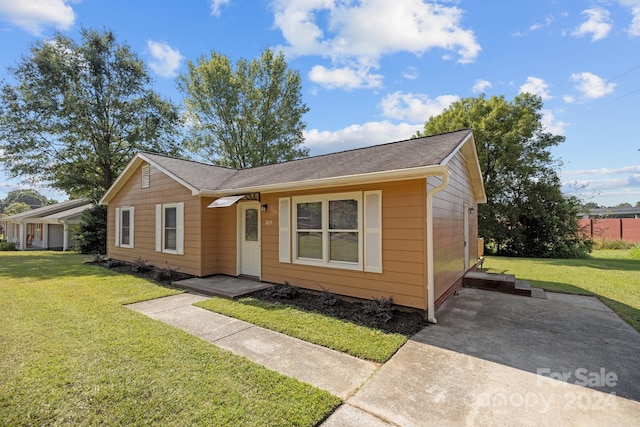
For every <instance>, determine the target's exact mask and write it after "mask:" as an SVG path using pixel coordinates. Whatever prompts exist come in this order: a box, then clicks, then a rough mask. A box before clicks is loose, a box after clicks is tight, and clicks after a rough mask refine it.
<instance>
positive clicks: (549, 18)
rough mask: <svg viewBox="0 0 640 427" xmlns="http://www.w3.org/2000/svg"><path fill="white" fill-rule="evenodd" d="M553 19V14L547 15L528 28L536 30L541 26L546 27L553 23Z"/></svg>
mask: <svg viewBox="0 0 640 427" xmlns="http://www.w3.org/2000/svg"><path fill="white" fill-rule="evenodd" d="M554 19H555V18H554V17H553V16H547V17H546V18H544V22H536V23H535V24H533V25H531V26H530V27H529V30H531V31H536V30H539V29H541V28H544V27H548V26H549V25H551V24H552V23H553V21H554Z"/></svg>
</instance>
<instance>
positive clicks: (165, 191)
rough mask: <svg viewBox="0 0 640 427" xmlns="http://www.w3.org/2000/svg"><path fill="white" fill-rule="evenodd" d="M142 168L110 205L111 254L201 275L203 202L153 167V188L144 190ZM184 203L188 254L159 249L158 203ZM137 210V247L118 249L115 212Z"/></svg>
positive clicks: (135, 238)
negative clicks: (156, 219)
mask: <svg viewBox="0 0 640 427" xmlns="http://www.w3.org/2000/svg"><path fill="white" fill-rule="evenodd" d="M142 166H144V164H143V165H140V166H139V167H138V168H137V170H136V171H135V172H134V173H133V174H132V175H131V177H130V179H129V180H128V181H127V182H126V183H125V184H124V186H123V187H122V189H121V190H120V191H119V192H118V194H117V195H116V196H115V197H113V199H112V200H111V201H110V202H109V208H108V223H107V224H108V225H107V230H108V231H107V254H108V256H109V257H110V258H114V259H119V260H122V261H130V262H131V261H135V260H137V259H139V258H141V259H143V260H145V261H147V262H149V263H151V264H153V265H157V266H163V267H170V268H175V269H178V271H180V272H182V273H187V274H193V275H198V276H199V275H201V273H202V270H201V262H200V260H201V240H200V220H201V209H200V199H199V198H198V197H194V196H192V195H191V191H189V190H188V189H187V188H185V187H184V186H182V185H181V184H179V183H178V182H176V181H175V180H173V179H171V178H169V177H168V176H166V175H165V174H163V173H162V172H160V171H159V170H157V169H156V168H155V167H151V170H150V176H149V187H148V188H142V185H141V174H142ZM178 202H184V255H174V254H168V253H163V252H156V250H155V226H156V224H155V206H156V204H165V203H178ZM125 206H133V207H135V214H134V225H135V226H134V248H133V249H127V248H121V247H115V245H114V240H115V219H114V217H115V209H116V208H121V207H125Z"/></svg>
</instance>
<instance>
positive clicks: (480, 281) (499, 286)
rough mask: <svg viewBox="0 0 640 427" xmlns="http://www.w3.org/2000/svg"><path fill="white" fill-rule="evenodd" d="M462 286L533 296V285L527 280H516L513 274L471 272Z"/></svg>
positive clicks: (463, 280)
mask: <svg viewBox="0 0 640 427" xmlns="http://www.w3.org/2000/svg"><path fill="white" fill-rule="evenodd" d="M462 286H465V287H468V288H477V289H483V290H486V291H494V292H502V293H505V294H513V295H522V296H526V297H530V296H531V284H530V283H529V282H527V281H525V280H518V279H516V276H514V275H513V274H496V273H485V272H481V271H469V272H467V274H465V275H464V278H463V279H462Z"/></svg>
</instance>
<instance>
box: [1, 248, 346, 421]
mask: <svg viewBox="0 0 640 427" xmlns="http://www.w3.org/2000/svg"><path fill="white" fill-rule="evenodd" d="M86 260H87V258H86V257H83V256H79V255H75V254H64V253H53V252H3V253H0V312H1V313H2V327H1V328H0V342H1V343H2V345H0V425H6V426H17V425H116V426H117V425H238V426H240V425H242V426H278V425H300V426H313V425H316V424H317V423H318V422H320V421H321V420H322V419H324V417H326V416H327V415H328V414H329V413H330V412H331V411H332V410H333V409H334V408H335V407H336V406H337V405H339V404H340V399H339V398H337V397H335V396H332V395H330V394H329V393H327V392H324V391H321V390H319V389H317V388H314V387H312V386H310V385H307V384H304V383H302V382H299V381H297V380H295V379H292V378H288V377H285V376H282V375H280V374H278V373H275V372H273V371H269V370H267V369H266V368H263V367H261V366H259V365H257V364H254V363H252V362H250V361H248V360H247V359H245V358H242V357H239V356H235V355H233V354H232V353H230V352H228V351H226V350H222V349H219V348H217V347H215V346H213V345H210V344H208V343H207V342H205V341H203V340H200V339H198V338H196V337H194V336H192V335H190V334H188V333H185V332H183V331H181V330H179V329H177V328H173V327H171V326H168V325H165V324H163V323H161V322H158V321H155V320H152V319H150V318H147V317H146V316H143V315H141V314H139V313H136V312H134V311H132V310H129V309H128V308H126V307H123V304H127V303H132V302H136V301H142V300H147V299H152V298H157V297H161V296H166V295H170V294H173V293H176V291H174V290H170V289H167V288H163V287H161V286H158V285H156V284H154V283H152V282H149V281H147V280H144V279H140V278H135V277H132V276H129V275H121V274H117V273H113V272H111V271H109V270H105V269H103V268H100V267H93V266H89V265H85V264H84V261H86Z"/></svg>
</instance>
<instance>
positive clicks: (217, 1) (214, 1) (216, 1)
mask: <svg viewBox="0 0 640 427" xmlns="http://www.w3.org/2000/svg"><path fill="white" fill-rule="evenodd" d="M229 1H230V0H211V14H212V15H213V16H220V8H221V7H222V6H224V5H227V4H229Z"/></svg>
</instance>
